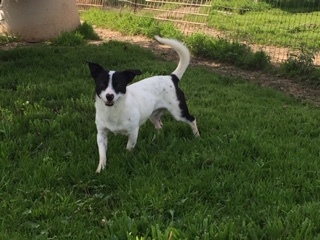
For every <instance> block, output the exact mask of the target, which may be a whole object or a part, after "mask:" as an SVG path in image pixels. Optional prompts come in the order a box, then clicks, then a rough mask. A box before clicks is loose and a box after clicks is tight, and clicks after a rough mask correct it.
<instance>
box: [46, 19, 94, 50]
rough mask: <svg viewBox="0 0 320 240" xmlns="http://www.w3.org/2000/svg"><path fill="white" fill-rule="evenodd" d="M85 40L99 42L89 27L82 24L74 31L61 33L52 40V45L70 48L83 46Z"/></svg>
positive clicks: (86, 24)
mask: <svg viewBox="0 0 320 240" xmlns="http://www.w3.org/2000/svg"><path fill="white" fill-rule="evenodd" d="M86 40H99V36H98V34H96V33H95V32H94V30H93V28H92V26H91V25H89V24H88V23H86V22H84V23H83V24H81V25H80V26H79V27H78V28H77V29H76V30H74V31H71V32H64V33H61V34H60V35H59V36H57V37H56V38H54V39H53V40H52V44H53V45H59V46H68V47H71V46H78V45H84V44H86Z"/></svg>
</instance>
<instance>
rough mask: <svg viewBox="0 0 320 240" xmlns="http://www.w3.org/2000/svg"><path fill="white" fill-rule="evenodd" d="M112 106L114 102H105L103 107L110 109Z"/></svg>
mask: <svg viewBox="0 0 320 240" xmlns="http://www.w3.org/2000/svg"><path fill="white" fill-rule="evenodd" d="M113 104H114V102H105V105H106V106H108V107H112V106H113Z"/></svg>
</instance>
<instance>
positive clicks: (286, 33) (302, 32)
mask: <svg viewBox="0 0 320 240" xmlns="http://www.w3.org/2000/svg"><path fill="white" fill-rule="evenodd" d="M318 14H319V13H317V12H316V13H315V12H311V13H296V14H292V13H288V12H285V11H283V10H279V9H271V10H266V11H258V12H256V11H251V12H247V13H245V14H237V13H230V14H226V13H223V12H217V11H213V13H212V14H211V15H210V19H209V21H208V25H209V26H211V27H213V28H215V29H219V30H220V31H222V32H223V33H224V34H225V35H227V36H228V37H231V38H232V39H237V40H239V41H246V42H249V43H256V44H263V45H271V46H279V47H290V48H298V47H300V46H301V45H305V46H306V47H308V48H310V49H319V48H320V37H319V36H320V34H319V33H320V32H319V26H320V20H319V18H317V15H318Z"/></svg>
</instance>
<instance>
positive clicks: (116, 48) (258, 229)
mask: <svg viewBox="0 0 320 240" xmlns="http://www.w3.org/2000/svg"><path fill="white" fill-rule="evenodd" d="M86 60H90V61H94V62H98V63H100V64H102V65H104V66H105V67H106V68H109V69H125V68H139V69H141V70H142V71H143V72H144V74H143V75H142V76H141V77H140V78H144V77H148V76H151V75H154V74H166V73H170V72H171V71H172V70H173V69H174V68H175V63H171V62H168V61H166V60H164V59H162V58H160V57H158V56H154V55H153V54H152V53H151V52H149V51H147V50H144V49H142V48H139V47H138V46H132V45H128V44H124V43H118V42H110V43H108V44H105V45H102V46H80V47H58V46H56V47H55V46H51V47H50V46H37V47H28V48H27V47H26V48H17V49H13V50H10V51H0V239H10V240H11V239H169V238H170V237H169V235H170V234H171V236H172V238H170V239H190V240H191V239H192V240H193V239H317V238H319V237H320V201H319V199H320V189H319V188H320V180H319V179H320V170H319V165H320V162H319V159H320V148H319V146H320V138H319V134H320V128H319V116H320V109H319V108H317V107H315V106H313V105H312V104H302V103H299V102H297V101H295V100H294V99H293V98H291V97H289V96H286V95H284V94H282V93H280V92H278V91H275V90H272V89H268V88H261V87H259V86H256V85H254V84H251V83H247V82H245V81H242V80H240V79H237V78H228V77H221V76H219V75H217V74H215V73H214V72H213V71H211V70H208V69H205V68H201V67H190V68H189V69H188V70H187V72H186V75H185V76H184V78H183V80H182V82H181V84H180V86H181V88H182V89H184V91H185V94H186V96H187V99H188V104H189V107H190V110H191V112H192V113H193V114H194V115H195V116H196V117H197V121H198V126H199V130H200V133H201V138H200V139H196V138H194V137H193V135H192V133H191V130H190V127H189V126H188V125H186V124H183V123H178V122H176V121H174V120H173V119H172V118H171V117H170V116H169V115H167V116H165V117H164V119H163V122H164V128H163V130H162V131H161V132H160V133H157V132H156V130H155V129H154V127H153V125H152V124H151V123H149V122H148V123H146V124H145V125H144V126H143V127H142V128H141V130H140V135H139V140H138V143H137V146H136V148H135V149H134V151H133V153H128V152H126V150H125V145H126V138H125V137H123V136H119V135H118V136H114V135H111V136H110V141H109V151H108V157H109V166H108V168H107V169H106V170H104V171H103V172H102V173H101V174H100V175H97V174H95V169H96V167H97V164H98V150H97V146H96V129H95V123H94V116H95V111H94V83H93V80H92V79H91V77H90V74H89V69H88V67H87V66H86V63H85V61H86ZM137 80H139V79H137ZM154 135H156V137H155V139H154V140H153V138H154Z"/></svg>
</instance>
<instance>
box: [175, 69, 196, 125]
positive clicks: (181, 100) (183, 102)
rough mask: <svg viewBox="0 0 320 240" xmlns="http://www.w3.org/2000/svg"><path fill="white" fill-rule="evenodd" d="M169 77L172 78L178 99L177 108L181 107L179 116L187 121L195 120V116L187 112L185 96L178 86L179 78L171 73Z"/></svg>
mask: <svg viewBox="0 0 320 240" xmlns="http://www.w3.org/2000/svg"><path fill="white" fill-rule="evenodd" d="M171 79H172V82H173V84H174V87H175V89H176V94H177V98H178V101H179V108H180V109H181V117H183V118H185V119H187V120H188V121H189V122H193V121H194V120H195V117H194V116H192V115H191V114H190V113H189V109H188V106H187V102H186V98H185V96H184V93H183V91H182V90H181V89H180V88H179V86H178V83H179V78H178V77H177V76H176V75H174V74H171Z"/></svg>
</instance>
